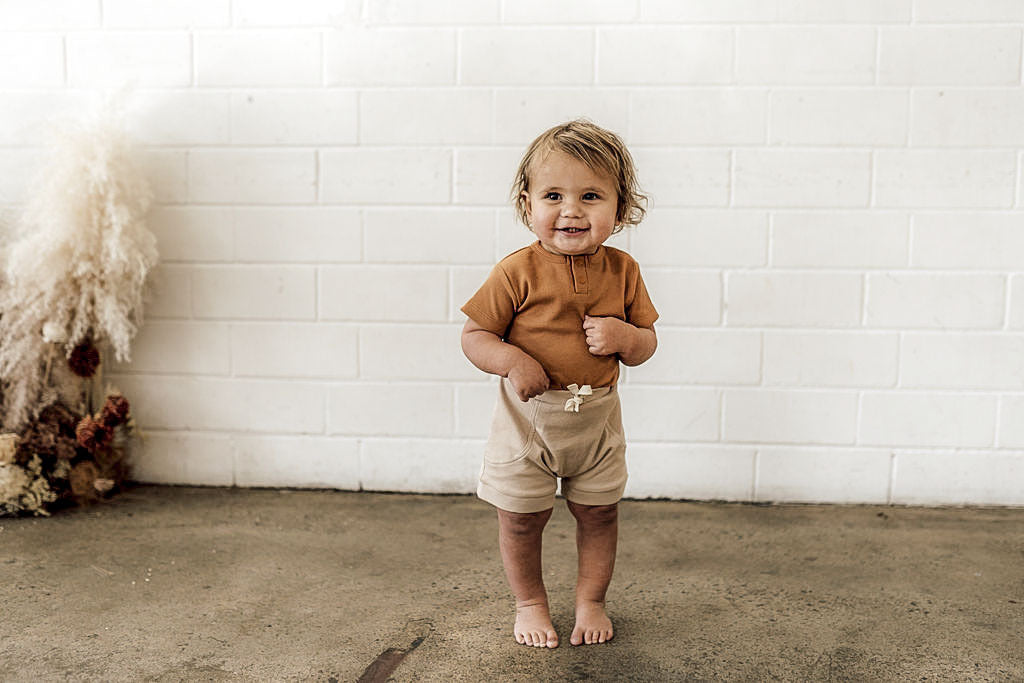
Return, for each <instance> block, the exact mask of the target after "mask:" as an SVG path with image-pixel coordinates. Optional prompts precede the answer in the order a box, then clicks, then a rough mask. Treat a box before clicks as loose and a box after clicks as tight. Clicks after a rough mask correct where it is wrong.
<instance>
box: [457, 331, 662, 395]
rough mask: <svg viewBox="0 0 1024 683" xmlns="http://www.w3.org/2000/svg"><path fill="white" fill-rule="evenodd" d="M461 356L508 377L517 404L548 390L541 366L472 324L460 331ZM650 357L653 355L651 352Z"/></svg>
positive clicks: (483, 368)
mask: <svg viewBox="0 0 1024 683" xmlns="http://www.w3.org/2000/svg"><path fill="white" fill-rule="evenodd" d="M462 352H463V353H464V354H466V358H468V359H469V362H471V363H472V364H473V365H475V366H477V367H478V368H480V369H481V370H483V371H484V372H489V373H491V374H492V375H499V376H501V377H508V378H509V381H511V382H512V387H513V388H514V389H515V390H516V394H517V395H518V396H519V400H520V401H528V400H529V399H531V398H532V397H534V396H539V395H540V394H543V393H544V392H545V391H547V390H548V387H549V386H550V380H549V379H548V375H547V373H546V372H544V368H543V367H541V364H540V363H538V362H537V361H536V360H534V359H533V356H530V355H529V354H527V353H526V352H525V351H523V350H522V349H520V348H519V347H518V346H515V345H513V344H506V343H505V342H503V341H501V337H499V336H498V335H496V334H494V333H493V332H491V331H490V330H485V329H484V328H482V327H480V326H479V325H477V324H476V323H475V322H473V320H472V319H470V320H467V321H466V325H465V327H463V328H462ZM652 353H653V352H652Z"/></svg>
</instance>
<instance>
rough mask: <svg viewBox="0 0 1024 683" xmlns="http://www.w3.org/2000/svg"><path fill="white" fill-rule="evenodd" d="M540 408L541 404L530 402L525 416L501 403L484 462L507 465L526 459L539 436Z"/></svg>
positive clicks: (497, 409)
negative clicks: (538, 412) (538, 417)
mask: <svg viewBox="0 0 1024 683" xmlns="http://www.w3.org/2000/svg"><path fill="white" fill-rule="evenodd" d="M539 408H540V402H538V401H530V403H529V404H528V409H527V410H526V411H524V412H525V414H524V413H521V412H519V411H513V410H509V409H508V408H507V407H506V406H505V405H503V404H502V403H500V402H499V403H498V406H497V408H496V409H495V411H494V420H493V421H492V424H491V435H490V438H488V439H487V446H486V447H485V448H484V462H487V463H490V464H492V465H506V464H509V463H513V462H516V461H518V460H522V459H523V458H525V457H526V455H527V454H528V453H529V452H530V447H531V446H533V443H534V440H535V438H536V435H537V427H536V424H537V410H538V409H539Z"/></svg>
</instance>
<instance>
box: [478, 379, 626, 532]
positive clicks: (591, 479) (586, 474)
mask: <svg viewBox="0 0 1024 683" xmlns="http://www.w3.org/2000/svg"><path fill="white" fill-rule="evenodd" d="M572 396H573V395H572V393H570V392H568V391H545V392H544V393H543V394H541V395H540V396H535V397H534V398H531V399H530V400H529V401H527V402H526V403H524V402H522V401H520V400H519V397H518V396H516V393H515V390H514V389H513V388H512V383H511V382H509V381H508V380H507V379H502V380H501V391H500V394H499V396H498V404H497V406H495V409H494V420H493V422H492V424H491V436H490V438H489V439H488V441H487V447H486V449H485V450H484V464H483V468H482V469H481V471H480V484H479V486H478V487H477V495H478V496H480V498H482V499H483V500H485V501H487V502H488V503H490V504H492V505H495V506H497V507H499V508H501V509H502V510H508V511H509V512H541V511H542V510H548V509H550V508H552V507H554V505H555V491H556V489H557V485H558V478H559V477H561V479H562V495H564V496H565V497H566V498H567V499H569V500H570V501H572V502H574V503H579V504H581V505H611V504H613V503H617V502H618V501H619V499H621V498H622V492H623V490H624V489H625V488H626V441H625V437H624V435H623V433H622V415H621V412H620V408H619V393H618V391H616V389H615V387H601V388H597V389H594V390H593V394H592V395H590V396H585V397H583V401H582V403H580V404H579V412H574V411H566V409H565V406H566V401H567V400H569V399H571V398H572Z"/></svg>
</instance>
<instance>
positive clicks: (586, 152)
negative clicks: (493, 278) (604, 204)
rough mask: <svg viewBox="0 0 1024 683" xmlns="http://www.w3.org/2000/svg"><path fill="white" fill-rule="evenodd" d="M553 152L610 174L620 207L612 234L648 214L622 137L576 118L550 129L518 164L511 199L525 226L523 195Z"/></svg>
mask: <svg viewBox="0 0 1024 683" xmlns="http://www.w3.org/2000/svg"><path fill="white" fill-rule="evenodd" d="M553 151H559V152H564V153H565V154H568V155H569V156H571V157H573V158H574V159H578V160H579V161H582V162H583V163H584V164H586V165H587V166H588V167H589V168H590V169H591V170H593V171H595V172H597V173H604V174H607V175H608V176H609V177H610V178H612V179H613V180H614V181H615V186H616V187H615V189H616V191H617V193H618V207H617V208H616V211H615V222H616V226H615V230H614V231H613V234H614V233H616V232H619V231H621V230H622V228H623V227H625V226H627V225H636V224H638V223H639V222H640V221H641V220H643V217H644V214H646V213H647V210H646V208H645V206H646V204H647V196H646V195H644V194H643V193H641V192H640V187H639V184H638V182H637V179H636V166H635V165H634V163H633V157H632V156H631V155H630V153H629V150H628V149H626V144H625V143H624V142H623V141H622V138H620V137H619V136H618V135H616V134H615V133H613V132H611V131H610V130H605V129H604V128H601V127H600V126H598V125H597V124H595V123H593V122H591V121H588V120H587V119H574V120H572V121H568V122H566V123H562V124H559V125H557V126H554V127H553V128H549V129H548V130H546V131H544V132H543V133H541V134H540V135H539V136H537V139H535V140H534V141H533V142H531V143H530V146H529V147H527V149H526V153H525V154H523V158H522V161H520V162H519V168H518V169H516V178H515V181H514V182H513V183H512V192H511V198H512V203H513V205H514V206H515V210H516V217H517V218H519V220H520V221H521V222H522V223H523V225H527V226H528V225H529V219H528V218H527V216H526V199H525V198H524V197H523V193H524V192H527V193H528V192H529V191H530V173H531V172H532V170H533V168H534V166H535V165H536V164H537V163H540V162H541V161H543V160H544V158H545V157H547V155H548V154H549V153H551V152H553Z"/></svg>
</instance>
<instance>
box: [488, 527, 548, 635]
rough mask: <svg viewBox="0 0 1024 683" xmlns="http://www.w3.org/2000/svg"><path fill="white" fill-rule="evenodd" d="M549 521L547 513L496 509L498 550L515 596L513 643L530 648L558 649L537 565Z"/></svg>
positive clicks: (540, 573) (538, 564)
mask: <svg viewBox="0 0 1024 683" xmlns="http://www.w3.org/2000/svg"><path fill="white" fill-rule="evenodd" d="M550 517H551V510H550V509H548V510H544V511H543V512H532V513H526V514H524V513H519V512H509V511H507V510H502V509H501V508H498V547H499V548H500V549H501V561H502V562H503V563H504V565H505V576H507V577H508V583H509V585H510V586H511V587H512V593H513V594H514V595H515V596H516V625H515V628H514V631H515V636H516V640H517V641H519V643H521V644H523V645H533V646H534V647H558V634H556V633H555V627H554V625H553V624H552V623H551V613H550V612H549V611H548V594H547V591H546V590H545V589H544V577H543V575H542V572H541V561H540V556H541V537H542V534H543V532H544V525H545V524H547V523H548V519H549V518H550Z"/></svg>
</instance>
